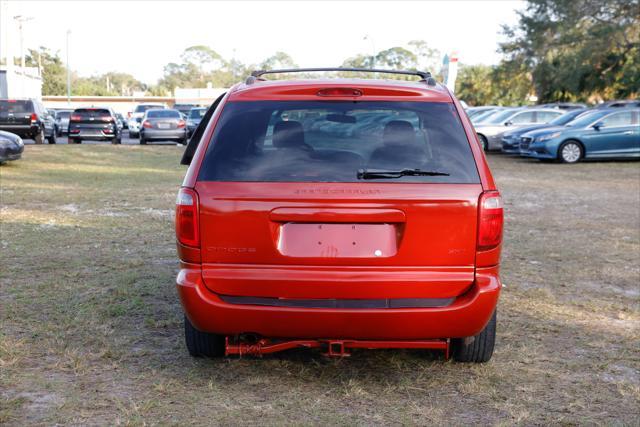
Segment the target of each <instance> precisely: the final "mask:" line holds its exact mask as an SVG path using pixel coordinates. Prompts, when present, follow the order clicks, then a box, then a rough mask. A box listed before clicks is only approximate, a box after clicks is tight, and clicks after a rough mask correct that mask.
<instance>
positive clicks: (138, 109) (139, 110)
mask: <svg viewBox="0 0 640 427" xmlns="http://www.w3.org/2000/svg"><path fill="white" fill-rule="evenodd" d="M162 108H164V107H163V106H162V105H138V106H137V107H136V109H135V112H136V113H144V112H145V111H147V110H156V109H162Z"/></svg>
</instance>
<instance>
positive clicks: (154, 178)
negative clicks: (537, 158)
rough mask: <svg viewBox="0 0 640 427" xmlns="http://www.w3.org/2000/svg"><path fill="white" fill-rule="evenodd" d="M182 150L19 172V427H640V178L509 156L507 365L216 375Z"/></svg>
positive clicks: (380, 365)
mask: <svg viewBox="0 0 640 427" xmlns="http://www.w3.org/2000/svg"><path fill="white" fill-rule="evenodd" d="M180 154H181V152H180V150H179V149H176V148H175V147H167V146H155V147H139V146H119V147H112V146H108V145H92V146H46V145H45V146H29V147H27V150H26V153H25V155H24V159H23V160H20V161H18V162H14V163H9V164H7V165H5V166H2V167H0V190H1V191H0V266H1V268H0V303H1V306H0V424H9V425H25V424H181V425H182V424H209V423H217V424H239V423H244V424H328V423H331V424H361V425H366V424H397V423H400V424H455V425H463V424H471V423H476V424H549V423H554V424H593V423H614V424H618V423H621V424H637V422H638V419H639V418H640V410H639V408H640V373H639V372H640V357H639V354H640V352H639V351H638V350H639V348H638V347H639V346H638V343H639V342H640V340H639V338H640V336H639V330H638V324H639V323H638V321H639V320H640V311H639V306H638V302H639V297H640V290H639V283H640V167H639V163H633V162H603V163H585V164H578V165H575V166H563V165H557V164H542V163H537V162H530V161H524V160H520V159H512V158H505V157H502V156H490V158H489V161H490V163H491V165H492V168H493V171H494V174H495V177H496V179H497V182H498V184H499V186H500V188H501V190H502V192H503V195H504V196H505V200H506V210H507V223H506V236H507V237H506V242H505V245H504V253H503V270H502V277H503V280H504V283H505V284H506V285H507V287H506V289H505V290H504V292H503V295H502V299H501V303H500V309H499V324H498V328H499V329H498V344H497V349H496V353H495V354H494V358H493V360H492V362H491V363H489V364H486V365H481V366H472V365H463V364H455V363H452V362H444V361H443V360H441V359H439V358H438V357H437V354H431V353H427V354H424V353H422V352H419V351H359V352H356V353H354V355H353V356H352V357H351V358H349V359H345V360H333V359H331V360H329V359H324V358H323V357H322V356H320V355H318V354H317V353H313V352H308V351H292V352H288V353H284V354H280V355H276V356H273V357H265V358H263V359H228V360H196V359H192V358H190V357H189V356H188V355H187V352H186V349H185V347H184V344H183V335H182V315H181V308H180V305H179V302H178V299H177V294H176V291H175V288H174V278H175V273H176V271H177V263H176V254H175V249H174V237H173V219H172V215H173V213H172V212H173V203H174V198H175V194H176V190H177V188H178V186H179V185H180V182H181V180H182V177H183V175H184V172H185V170H184V167H181V166H179V165H178V159H179V157H180Z"/></svg>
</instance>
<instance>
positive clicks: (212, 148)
mask: <svg viewBox="0 0 640 427" xmlns="http://www.w3.org/2000/svg"><path fill="white" fill-rule="evenodd" d="M212 138H213V139H212V141H211V142H210V144H209V146H208V148H207V152H206V154H205V158H204V161H203V164H202V166H201V169H200V172H199V180H201V181H256V182H287V181H288V182H361V180H360V179H358V170H360V169H367V170H385V171H387V170H388V171H396V170H402V169H421V170H426V171H437V172H444V173H447V174H449V175H448V176H403V177H401V178H397V179H374V180H367V181H384V182H442V183H478V182H480V180H479V176H478V171H477V168H476V164H475V160H474V158H473V154H472V152H471V147H470V145H469V141H468V140H467V137H466V134H465V132H464V129H463V127H462V123H461V122H460V118H459V116H458V113H457V111H456V110H455V107H454V106H453V104H450V103H427V102H373V101H358V102H353V101H349V102H345V101H337V102H336V101H242V102H229V103H227V104H225V105H224V109H223V111H222V114H221V117H220V119H219V121H218V124H217V126H216V130H215V132H214V135H213V137H212Z"/></svg>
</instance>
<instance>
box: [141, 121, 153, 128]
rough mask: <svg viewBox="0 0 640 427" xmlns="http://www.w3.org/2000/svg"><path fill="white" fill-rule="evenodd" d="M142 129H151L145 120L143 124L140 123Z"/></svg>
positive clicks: (149, 123)
mask: <svg viewBox="0 0 640 427" xmlns="http://www.w3.org/2000/svg"><path fill="white" fill-rule="evenodd" d="M142 127H143V128H147V129H149V128H151V122H149V121H147V120H145V121H144V122H142Z"/></svg>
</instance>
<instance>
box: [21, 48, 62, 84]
mask: <svg viewBox="0 0 640 427" xmlns="http://www.w3.org/2000/svg"><path fill="white" fill-rule="evenodd" d="M24 61H25V65H26V66H28V67H40V68H41V70H42V94H43V95H65V94H66V93H67V69H66V68H65V66H64V65H63V64H62V60H61V59H60V57H59V56H58V52H51V51H50V50H49V49H47V48H46V47H43V46H41V47H40V48H39V49H38V50H35V49H29V51H28V53H27V54H26V55H25V58H24Z"/></svg>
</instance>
